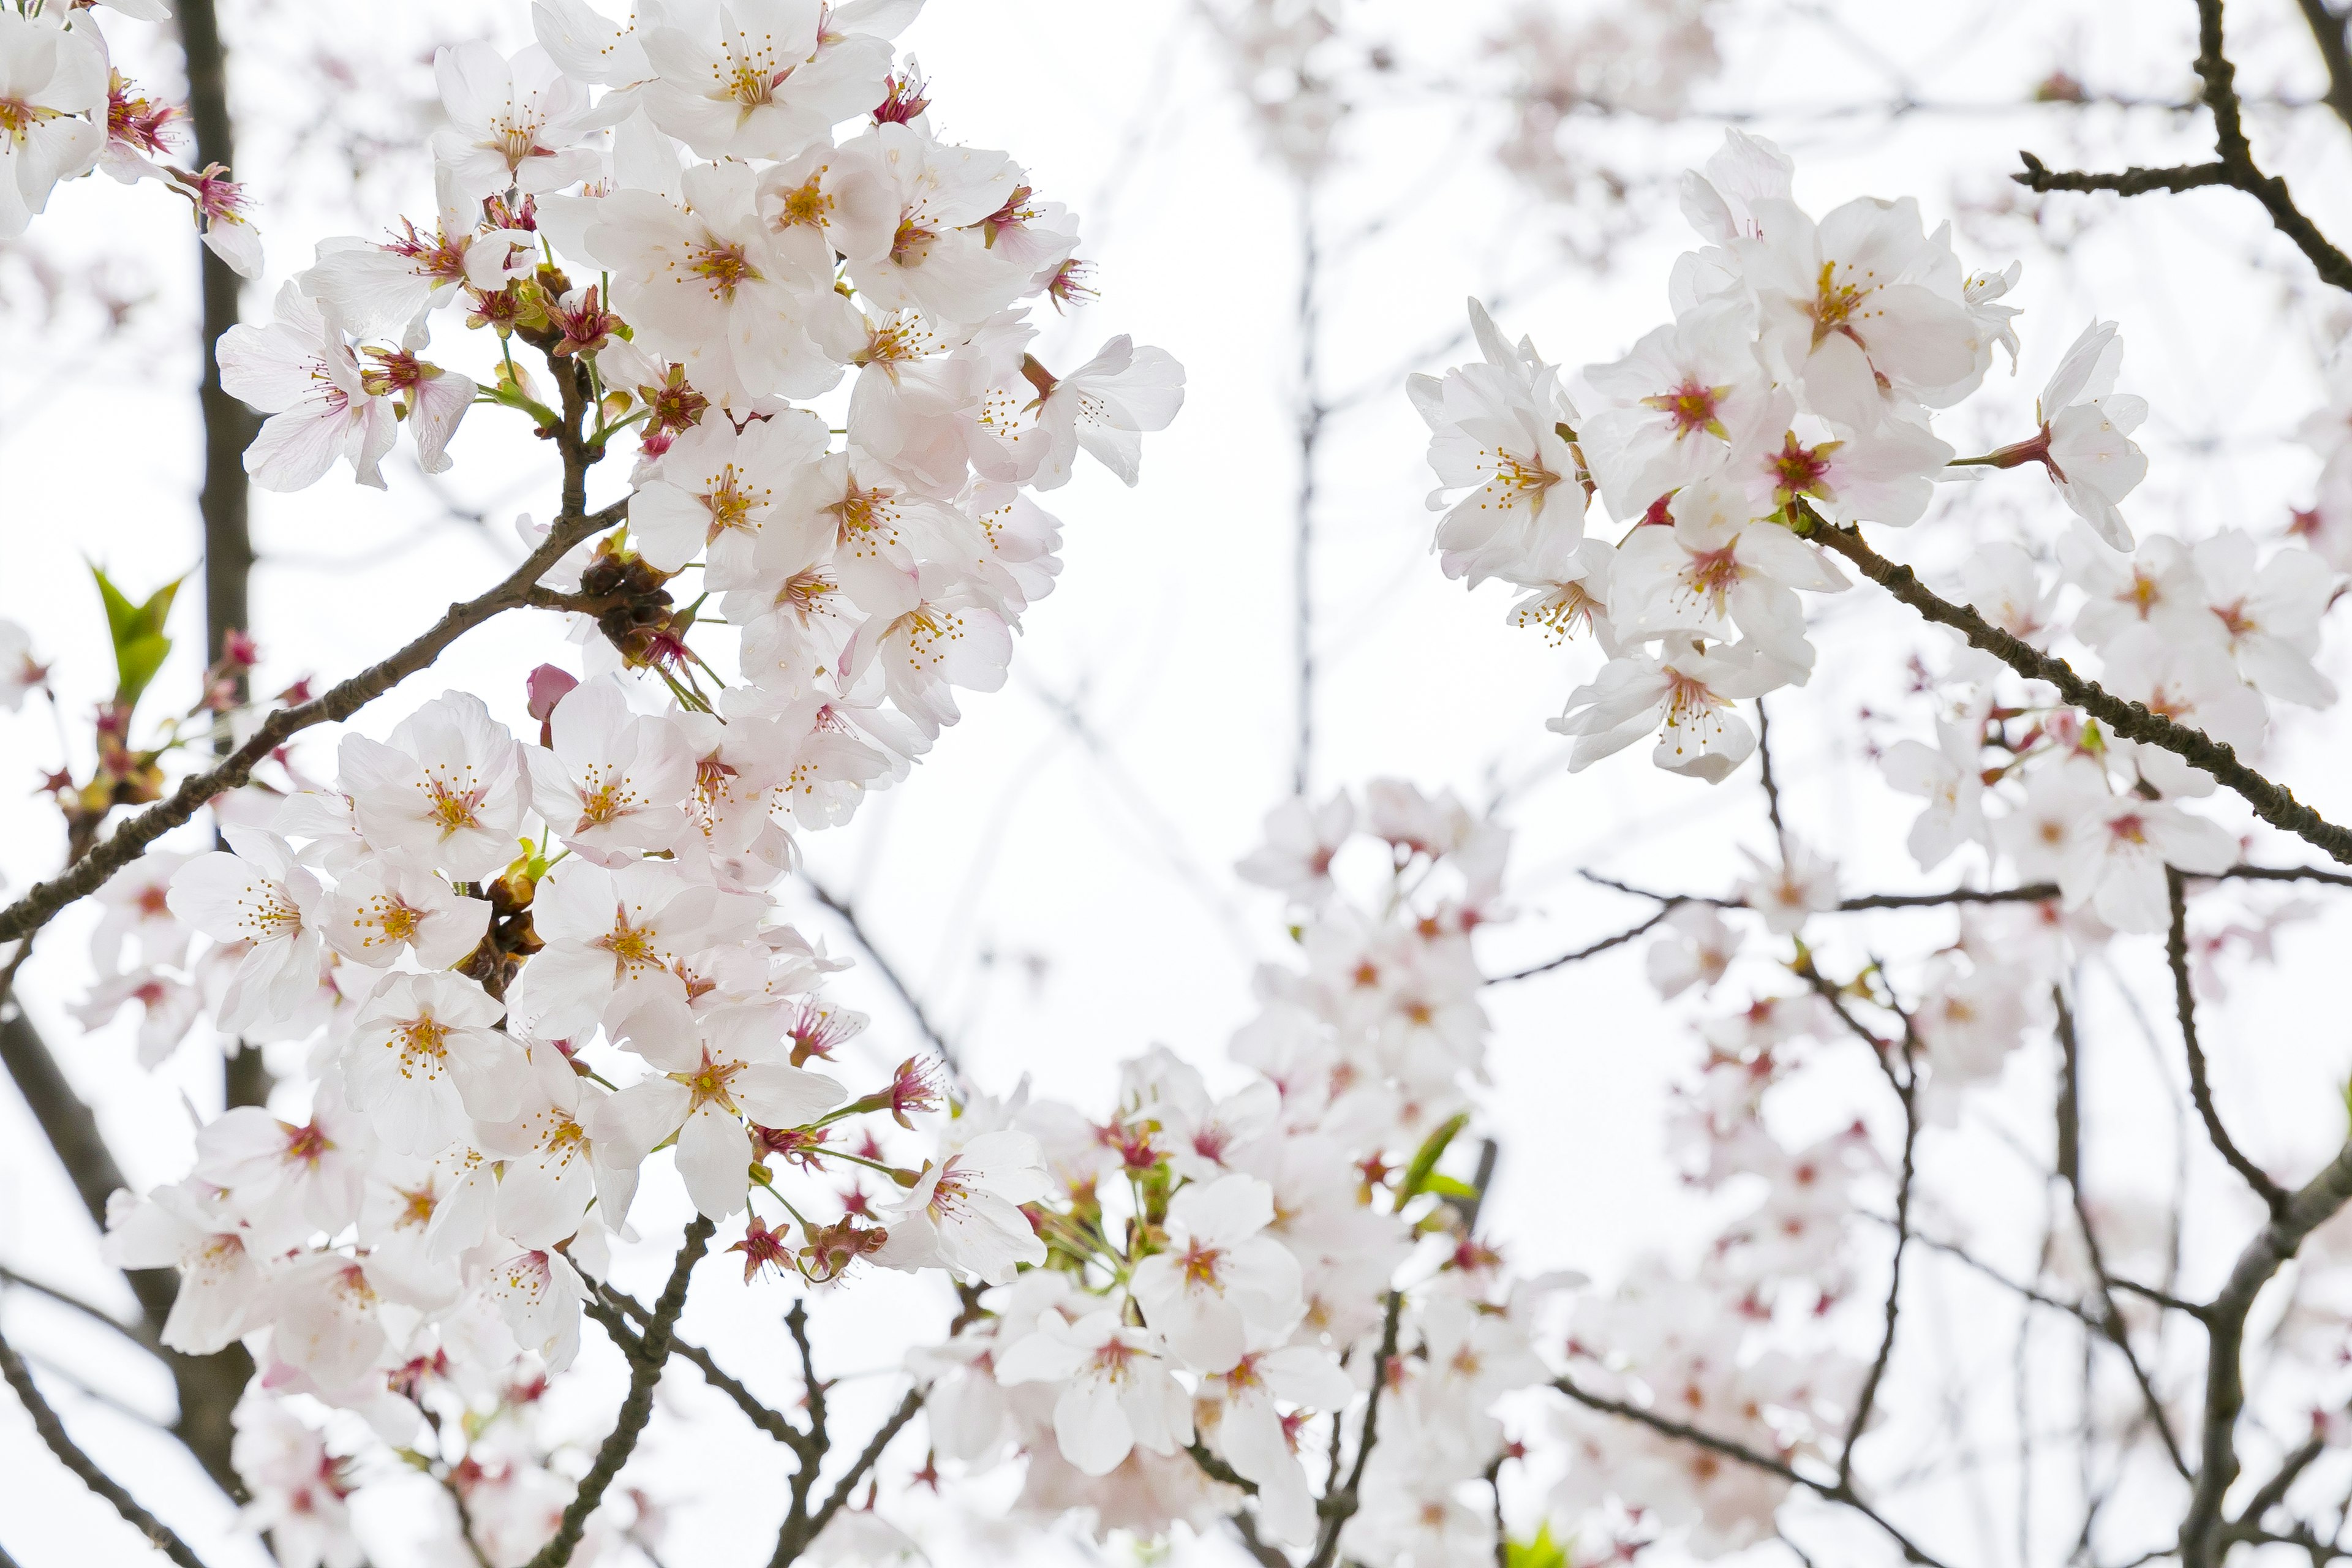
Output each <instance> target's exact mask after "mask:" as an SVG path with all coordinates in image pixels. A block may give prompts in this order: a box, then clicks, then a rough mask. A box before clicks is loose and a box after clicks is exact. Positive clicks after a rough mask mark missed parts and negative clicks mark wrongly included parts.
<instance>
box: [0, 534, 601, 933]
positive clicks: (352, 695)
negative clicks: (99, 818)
mask: <svg viewBox="0 0 2352 1568" xmlns="http://www.w3.org/2000/svg"><path fill="white" fill-rule="evenodd" d="M627 510H628V503H627V502H626V501H616V502H614V504H613V505H611V506H609V507H606V508H604V510H601V511H595V512H588V513H579V512H571V513H567V514H565V515H564V516H562V517H561V518H559V519H557V521H556V523H555V526H554V527H553V529H552V530H551V531H550V532H549V534H548V537H547V541H546V542H544V543H542V544H541V546H540V547H539V548H538V549H537V550H534V551H532V552H530V557H529V558H528V559H526V560H525V561H524V562H523V563H522V564H521V565H520V566H518V567H516V568H515V569H514V571H513V572H512V573H511V574H509V575H508V576H507V577H506V578H505V579H504V580H503V581H502V582H500V583H499V584H498V585H497V586H496V587H493V588H491V589H490V590H489V591H488V592H487V593H485V594H481V595H477V596H476V597H474V598H471V599H467V600H466V601H465V602H463V603H462V604H453V605H450V606H449V608H448V610H447V612H446V613H445V614H444V615H443V616H442V617H441V618H440V619H439V620H438V621H436V622H435V623H434V624H433V626H431V627H430V628H429V629H428V630H426V631H425V633H424V635H423V636H421V637H417V638H416V639H415V641H413V642H411V643H409V644H408V645H407V646H406V647H403V648H401V649H400V650H399V651H397V652H396V653H394V654H393V655H392V656H391V657H390V658H385V659H383V660H382V661H381V662H379V663H377V664H373V665H371V666H369V667H368V668H365V669H363V670H362V671H360V673H359V674H357V675H354V676H352V678H351V679H348V680H346V681H344V682H342V683H341V685H339V686H336V687H333V688H332V689H330V690H328V691H327V692H326V693H325V694H323V695H321V696H319V697H316V698H313V699H312V700H310V701H308V702H304V703H301V704H299V705H298V706H296V707H292V708H280V709H278V710H276V711H274V712H272V713H271V714H270V715H269V716H268V718H266V719H264V720H263V721H261V723H260V726H259V727H258V728H257V729H256V730H255V731H254V732H253V734H252V735H251V736H250V737H249V738H248V739H247V741H246V742H245V743H244V744H243V745H241V746H239V747H237V749H236V751H234V752H230V753H229V754H228V755H227V756H226V757H225V758H223V759H222V760H221V761H220V762H219V763H216V764H215V765H214V766H213V767H211V768H208V769H206V770H205V772H203V773H191V774H190V775H189V776H187V777H186V778H184V779H182V780H181V781H180V786H179V788H177V789H175V790H173V792H172V793H171V794H170V795H168V796H166V797H165V798H163V800H161V801H158V802H157V803H156V804H154V805H151V806H149V807H148V808H147V809H146V810H144V811H142V812H141V813H139V815H138V816H133V817H131V819H130V820H129V821H127V822H125V823H123V824H122V825H121V826H119V827H117V828H116V829H115V830H114V831H113V832H112V833H110V834H109V835H108V836H107V837H106V839H105V841H104V842H103V843H100V845H98V846H97V847H95V848H93V849H91V850H90V851H89V854H87V855H84V856H83V857H81V858H80V859H79V860H77V861H75V862H74V863H73V865H71V866H70V867H68V868H66V869H65V870H64V871H63V872H61V873H60V874H59V875H58V876H56V877H53V878H51V879H49V880H47V881H46V882H41V883H37V884H36V885H35V886H34V887H32V888H31V889H28V890H27V891H26V894H25V896H24V897H23V898H21V899H18V900H16V902H14V903H12V904H10V905H9V906H8V907H7V908H6V909H5V910H0V942H6V941H10V940H12V939H15V938H19V937H26V936H30V935H31V934H32V933H33V932H35V931H38V930H40V929H41V927H42V926H44V925H46V924H47V922H48V921H49V918H50V917H51V916H52V915H54V914H56V913H57V912H58V910H61V909H63V908H65V907H66V905H68V904H69V903H71V902H73V901H74V900H76V899H79V898H84V897H86V896H88V895H89V894H90V893H94V892H96V891H97V890H98V889H100V888H101V887H103V886H105V885H106V881H107V879H109V878H110V877H112V876H113V875H114V874H115V873H116V872H117V871H120V870H121V869H122V868H123V867H125V866H128V865H129V864H131V861H133V860H135V859H137V858H139V856H140V855H141V854H142V852H144V851H145V849H146V847H147V846H149V845H150V844H152V843H153V842H154V841H155V840H156V839H158V838H160V837H163V835H164V834H166V833H169V832H170V831H171V830H172V829H173V828H174V827H177V826H181V825H182V824H183V823H185V822H188V821H190V820H191V819H193V818H194V816H195V815H196V813H197V812H199V811H201V810H203V809H204V807H205V804H206V803H207V802H208V801H210V800H211V799H212V798H213V797H214V796H215V795H220V794H222V793H224V792H225V791H227V790H233V789H236V787H238V786H239V785H240V784H244V783H245V782H246V780H247V779H248V778H250V777H252V776H253V770H254V769H255V768H256V767H257V766H258V765H259V764H260V763H261V762H262V760H263V759H265V758H267V757H268V755H269V754H270V753H271V752H274V751H276V750H277V749H278V747H279V746H282V745H284V744H285V743H286V742H287V741H288V739H289V738H290V737H291V736H293V735H295V734H297V733H299V731H304V730H307V729H310V727H312V726H313V725H317V724H326V723H332V722H336V721H341V720H344V719H348V718H350V717H351V716H352V714H354V713H356V712H358V711H359V710H361V709H362V708H364V707H366V706H367V705H368V704H369V703H371V702H373V701H374V700H376V699H377V698H379V697H381V696H383V694H384V693H385V692H387V691H389V690H391V689H393V688H394V686H396V685H398V684H399V683H400V682H401V681H403V680H404V679H407V678H408V677H409V676H412V675H415V673H416V672H417V671H419V670H421V669H424V668H426V667H427V666H429V665H430V664H432V662H433V661H434V660H435V659H436V658H439V657H440V656H441V652H442V650H443V649H445V648H446V647H448V646H449V645H450V644H451V643H453V642H456V641H457V639H458V638H459V637H463V636H465V635H466V634H467V632H469V631H471V630H473V629H474V628H475V627H476V626H480V625H481V624H482V623H483V622H485V621H487V620H489V619H490V618H491V617H493V616H498V615H500V614H502V613H503V612H505V611H507V610H510V609H513V608H515V607H516V606H518V605H521V604H522V603H523V602H524V601H525V599H526V598H527V597H528V595H529V594H530V589H531V587H532V586H533V585H534V584H537V583H538V581H539V579H540V577H541V574H544V573H545V572H546V571H547V570H548V568H550V567H551V566H553V565H554V564H555V563H556V562H557V561H558V560H559V559H561V558H562V555H563V553H564V552H566V551H568V550H570V549H571V548H572V546H573V545H575V544H577V543H579V542H581V541H582V540H583V539H586V538H588V537H589V536H590V535H591V534H594V533H601V532H603V531H604V530H605V529H608V528H611V527H612V526H613V525H614V524H615V523H617V522H619V521H621V520H622V519H623V518H624V517H625V515H626V514H627Z"/></svg>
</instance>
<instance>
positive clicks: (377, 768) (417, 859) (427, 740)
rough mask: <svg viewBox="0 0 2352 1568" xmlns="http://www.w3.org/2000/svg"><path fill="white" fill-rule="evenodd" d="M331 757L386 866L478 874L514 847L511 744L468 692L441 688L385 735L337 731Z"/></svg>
mask: <svg viewBox="0 0 2352 1568" xmlns="http://www.w3.org/2000/svg"><path fill="white" fill-rule="evenodd" d="M335 757H336V764H337V767H338V770H339V781H340V783H341V787H342V788H343V790H344V791H346V792H347V793H348V795H350V798H351V802H352V819H353V821H354V823H355V824H356V825H357V826H358V828H359V830H360V832H361V833H362V834H363V835H365V837H366V839H367V841H368V843H369V844H370V845H371V846H373V847H374V848H376V849H378V850H380V851H381V852H383V854H384V855H385V856H386V857H387V858H390V859H391V860H392V861H393V862H394V864H396V865H400V866H404V867H407V868H413V869H415V870H419V871H433V870H446V871H447V872H448V873H449V874H450V875H451V876H452V877H454V878H457V879H460V880H465V881H478V880H481V879H486V878H489V877H493V876H496V875H497V874H498V873H499V871H500V870H501V869H503V868H505V867H506V865H507V864H508V862H509V861H511V860H512V859H514V858H515V857H516V855H517V854H518V852H519V851H520V834H521V832H522V819H523V805H524V795H523V784H524V779H523V768H522V751H521V747H520V743H519V742H517V741H516V740H515V738H514V734H513V731H509V729H507V727H506V726H505V725H503V724H501V723H499V721H497V720H496V719H493V718H492V717H490V710H489V708H488V705H487V704H485V703H484V702H483V701H482V700H481V699H480V698H478V697H477V696H475V695H473V694H472V693H471V692H467V691H445V692H443V693H442V694H441V695H440V696H439V697H437V698H436V699H435V700H432V701H431V702H428V703H426V704H425V706H424V707H422V708H420V709H418V710H416V711H415V712H414V713H412V714H410V715H409V716H408V717H407V718H406V719H404V720H402V721H400V723H399V724H398V725H397V726H396V727H394V730H393V731H392V736H391V739H390V740H389V741H388V742H378V741H372V740H369V739H368V738H367V737H366V736H364V735H346V736H344V737H343V740H342V742H341V745H340V747H339V748H338V749H337V752H336V754H335ZM353 956H355V957H356V956H360V955H358V954H354V955H353Z"/></svg>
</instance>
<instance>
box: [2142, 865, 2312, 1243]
mask: <svg viewBox="0 0 2352 1568" xmlns="http://www.w3.org/2000/svg"><path fill="white" fill-rule="evenodd" d="M2164 888H2165V895H2166V897H2167V898H2168V900H2170V902H2171V905H2172V924H2171V927H2170V929H2169V930H2168V931H2167V932H2166V934H2165V939H2164V956H2165V959H2166V961H2167V962H2168V963H2170V964H2171V966H2172V1005H2173V1010H2174V1012H2175V1014H2176V1015H2177V1016H2179V1019H2180V1044H2181V1047H2182V1048H2183V1049H2185V1050H2186V1051H2187V1052H2188V1053H2189V1099H2190V1100H2193V1101H2195V1102H2196V1106H2197V1115H2198V1117H2199V1118H2200V1120H2201V1121H2203V1122H2204V1123H2205V1136H2206V1137H2207V1138H2209V1139H2210V1140H2211V1141H2212V1144H2213V1148H2214V1151H2215V1152H2218V1153H2219V1154H2220V1155H2221V1158H2222V1159H2224V1160H2226V1161H2228V1162H2229V1164H2230V1169H2231V1170H2233V1171H2235V1172H2237V1173H2238V1174H2239V1175H2241V1176H2242V1177H2244V1178H2245V1182H2246V1185H2248V1186H2250V1187H2252V1188H2253V1189H2254V1193H2255V1195H2257V1196H2258V1197H2260V1198H2261V1199H2262V1200H2263V1205H2264V1206H2265V1207H2267V1208H2268V1209H2269V1210H2270V1211H2271V1214H2272V1215H2273V1216H2276V1215H2278V1214H2279V1212H2280V1211H2281V1210H2283V1209H2284V1208H2285V1207H2286V1199H2287V1193H2286V1189H2285V1188H2284V1187H2282V1186H2280V1185H2279V1184H2278V1183H2276V1182H2274V1181H2273V1180H2272V1179H2271V1175H2270V1173H2269V1172H2267V1171H2265V1170H2263V1168H2262V1167H2261V1166H2260V1165H2257V1164H2255V1163H2253V1162H2252V1160H2250V1159H2248V1158H2246V1156H2245V1153H2244V1152H2242V1150H2240V1149H2239V1147H2238V1145H2237V1143H2236V1142H2235V1141H2234V1140H2232V1139H2231V1136H2230V1131H2229V1129H2228V1128H2226V1127H2223V1126H2222V1125H2221V1112H2220V1111H2218V1110H2214V1109H2213V1089H2212V1085H2211V1084H2210V1083H2209V1082H2208V1081H2207V1079H2206V1073H2205V1051H2204V1047H2201V1046H2200V1045H2199V1044H2198V1043H2197V992H2196V988H2195V987H2194V986H2193V985H2192V984H2190V983H2189V899H2188V895H2187V892H2186V889H2184V888H2183V887H2182V884H2181V876H2180V873H2179V871H2178V870H2176V869H2175V868H2172V867H2170V866H2167V867H2166V868H2164Z"/></svg>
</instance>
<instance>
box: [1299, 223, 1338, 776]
mask: <svg viewBox="0 0 2352 1568" xmlns="http://www.w3.org/2000/svg"><path fill="white" fill-rule="evenodd" d="M1321 268H1322V257H1321V253H1320V252H1319V251H1318V249H1317V248H1316V233H1315V187H1314V185H1313V184H1312V183H1310V182H1308V181H1306V180H1301V182H1300V184H1299V186H1298V302H1297V312H1296V315H1295V318H1294V320H1293V324H1292V330H1293V331H1296V332H1297V334H1298V497H1297V504H1296V507H1295V510H1294V515H1293V520H1292V527H1293V541H1292V557H1291V590H1292V594H1293V600H1292V612H1291V613H1292V616H1293V617H1294V624H1293V626H1292V628H1291V630H1292V634H1293V637H1294V646H1295V648H1296V656H1297V662H1298V670H1297V679H1298V689H1297V704H1298V713H1297V720H1298V741H1297V748H1298V749H1297V753H1296V755H1295V757H1294V758H1293V761H1292V768H1291V793H1292V794H1293V795H1297V796H1299V797H1300V798H1301V799H1304V798H1305V797H1306V795H1307V782H1308V777H1309V775H1310V773H1312V772H1313V764H1314V759H1315V459H1316V456H1317V448H1318V447H1320V446H1321V445H1322V440H1323V426H1324V422H1325V420H1326V419H1327V418H1328V416H1329V414H1330V410H1329V409H1328V408H1327V407H1326V406H1325V405H1324V403H1323V395H1322V389H1321V387H1320V386H1319V385H1318V384H1317V381H1318V377H1317V369H1316V353H1317V350H1318V348H1319V347H1320V344H1319V343H1318V335H1319V334H1320V332H1321V331H1322V321H1321V319H1320V317H1319V315H1318V310H1317V304H1316V294H1315V289H1316V284H1317V282H1318V280H1319V274H1320V272H1321Z"/></svg>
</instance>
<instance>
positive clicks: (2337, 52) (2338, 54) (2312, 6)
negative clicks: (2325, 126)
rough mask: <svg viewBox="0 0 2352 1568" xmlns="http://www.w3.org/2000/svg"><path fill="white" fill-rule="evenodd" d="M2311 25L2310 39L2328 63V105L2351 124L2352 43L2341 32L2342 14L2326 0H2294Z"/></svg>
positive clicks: (2347, 123)
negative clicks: (2339, 14) (2337, 13)
mask: <svg viewBox="0 0 2352 1568" xmlns="http://www.w3.org/2000/svg"><path fill="white" fill-rule="evenodd" d="M2296 3H2297V4H2298V5H2301V6H2302V7H2303V19H2304V21H2305V23H2307V24H2308V25H2309V26H2310V27H2311V41H2312V42H2313V43H2315V44H2316V45H2317V46H2319V58H2320V59H2321V60H2322V61H2323V62H2324V63H2325V64H2326V67H2327V97H2326V104H2327V107H2328V108H2330V109H2332V110H2335V111H2336V119H2338V120H2341V121H2344V123H2345V124H2346V125H2347V126H2352V45H2347V40H2346V38H2345V34H2344V25H2345V18H2344V17H2343V16H2338V15H2336V13H2335V12H2334V11H2331V10H2329V9H2328V7H2327V0H2296Z"/></svg>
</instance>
